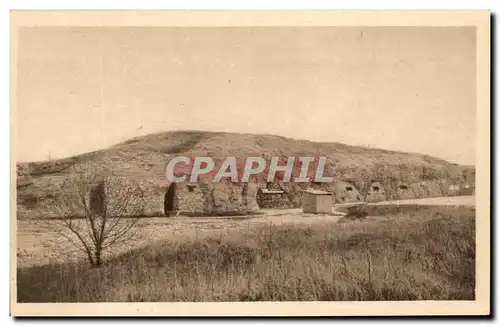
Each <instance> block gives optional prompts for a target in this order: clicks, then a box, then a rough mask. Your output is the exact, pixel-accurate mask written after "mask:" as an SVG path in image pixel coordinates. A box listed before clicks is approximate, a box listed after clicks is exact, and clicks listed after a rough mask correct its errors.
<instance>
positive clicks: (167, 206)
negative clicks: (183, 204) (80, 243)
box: [163, 183, 177, 216]
mask: <svg viewBox="0 0 500 326" xmlns="http://www.w3.org/2000/svg"><path fill="white" fill-rule="evenodd" d="M175 201H176V198H175V183H172V184H171V185H170V186H169V187H168V189H167V192H166V193H165V199H164V201H163V205H164V210H165V216H170V213H171V212H173V211H175V210H176V209H177V207H176V206H177V205H176V202H175Z"/></svg>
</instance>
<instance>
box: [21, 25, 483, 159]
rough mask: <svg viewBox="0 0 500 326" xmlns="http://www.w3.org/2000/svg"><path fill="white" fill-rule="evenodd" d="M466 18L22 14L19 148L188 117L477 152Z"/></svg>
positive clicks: (34, 152) (60, 144)
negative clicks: (265, 20)
mask: <svg viewBox="0 0 500 326" xmlns="http://www.w3.org/2000/svg"><path fill="white" fill-rule="evenodd" d="M475 39H476V38H475V28H473V27H377V28H374V27H367V28H354V27H352V28H351V27H230V28H229V27H220V28H219V27H211V28H207V27H190V28H186V27H183V28H172V27H116V28H112V27H107V28H102V27H79V28H74V27H71V28H63V27H38V28H21V29H20V33H19V38H18V45H19V48H18V65H17V67H18V70H17V78H18V84H17V109H16V116H17V126H16V128H15V130H16V132H17V143H16V150H17V159H18V160H19V161H32V160H46V159H49V157H50V158H52V159H54V158H62V157H66V156H70V155H74V154H78V153H83V152H87V151H92V150H95V149H99V148H103V147H107V146H109V145H113V144H116V143H118V142H121V141H124V140H127V139H129V138H132V137H136V136H140V135H144V134H148V133H153V132H160V131H169V130H179V129H194V130H210V131H234V132H249V133H268V134H276V135H282V136H286V137H293V138H301V139H309V140H314V141H336V142H342V143H346V144H349V145H362V146H371V147H377V148H384V149H392V150H400V151H408V152H421V153H425V154H429V155H433V156H438V157H441V158H444V159H447V160H450V161H452V162H456V163H464V164H474V163H475V134H476V130H475V125H476V124H475V123H476V120H475V119H476V90H475V87H476V69H475V59H476V54H475V53H476V52H475V51H476V47H475V42H476V41H475Z"/></svg>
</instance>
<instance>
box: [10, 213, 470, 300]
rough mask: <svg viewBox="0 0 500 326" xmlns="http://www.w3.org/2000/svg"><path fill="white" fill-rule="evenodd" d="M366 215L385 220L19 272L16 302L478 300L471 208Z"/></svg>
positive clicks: (257, 231) (276, 230) (273, 231)
mask: <svg viewBox="0 0 500 326" xmlns="http://www.w3.org/2000/svg"><path fill="white" fill-rule="evenodd" d="M374 209H375V210H376V208H374ZM370 214H373V215H376V216H380V217H378V218H376V219H372V220H370V219H365V220H361V221H347V222H345V223H339V224H331V225H320V224H318V225H309V226H307V225H303V226H301V225H299V226H298V225H293V226H292V225H280V226H272V225H268V226H262V227H255V228H254V229H249V230H247V231H246V232H244V231H226V232H225V233H224V234H218V235H216V236H215V235H213V236H210V237H206V238H198V239H195V240H189V239H186V240H185V241H181V242H169V241H164V242H161V243H155V244H154V245H151V246H149V247H145V248H140V249H137V250H134V251H131V252H128V253H126V254H124V255H120V256H117V257H115V258H113V259H111V260H110V261H108V262H107V263H106V264H105V265H104V266H103V267H101V268H99V269H90V268H88V267H87V266H86V264H84V263H83V262H82V263H77V264H63V265H45V266H39V267H30V268H22V269H18V273H17V277H18V287H17V290H18V293H17V295H18V301H19V302H96V301H101V302H102V301H135V302H139V301H150V302H151V301H298V300H321V301H330V300H349V301H350V300H473V299H474V288H475V217H474V216H475V211H474V209H471V208H450V207H427V208H423V207H420V208H419V209H418V210H417V209H415V208H414V207H411V206H410V207H400V208H397V209H388V208H381V209H380V211H371V212H370ZM384 214H386V215H385V216H383V215H384Z"/></svg>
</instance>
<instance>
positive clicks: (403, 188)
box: [399, 185, 408, 190]
mask: <svg viewBox="0 0 500 326" xmlns="http://www.w3.org/2000/svg"><path fill="white" fill-rule="evenodd" d="M399 189H402V190H406V189H408V186H406V185H401V186H399Z"/></svg>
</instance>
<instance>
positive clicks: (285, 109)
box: [10, 11, 490, 316]
mask: <svg viewBox="0 0 500 326" xmlns="http://www.w3.org/2000/svg"><path fill="white" fill-rule="evenodd" d="M489 56H490V13H489V12H488V11H463V12H446V11H442V12H433V11H429V12H424V11H421V12H418V11H413V12H412V11H408V12H384V11H381V12H362V11H359V12H341V11H337V12H334V11H330V12H328V11H324V12H321V11H317V12H307V11H296V12H279V11H278V12H269V11H267V12H266V11H262V12H256V11H254V12H245V11H233V12H232V11H214V12H203V13H202V12H196V11H192V12H182V11H179V12H175V11H170V12H161V11H157V12H154V11H153V12H134V11H129V12H119V11H114V12H113V11H110V12H98V11H97V12H85V11H83V12H71V11H59V12H58V11H46V12H37V11H13V12H12V13H11V125H12V131H11V135H12V136H11V137H12V140H11V191H12V196H11V197H12V198H11V202H12V208H11V269H10V271H11V314H12V315H14V316H16V315H18V316H23V315H24V316H28V315H30V316H42V315H51V316H57V315H88V316H94V315H95V316H97V315H114V314H116V315H118V314H119V315H131V314H134V313H135V314H140V315H150V314H156V315H165V316H168V315H185V316H189V315H221V316H222V315H233V316H234V315H249V314H253V315H268V316H269V315H277V316H278V315H279V316H293V315H295V316H297V315H298V316H300V315H304V316H306V315H308V316H311V315H316V316H319V315H381V314H383V315H391V314H402V315H405V314H406V315H409V314H411V315H440V314H450V315H460V314H465V315H481V314H482V315H487V314H489V309H490V274H489V272H490V238H489V237H490V184H489V183H490V180H489V179H490V152H489V150H490V149H489V148H490V146H489V142H490V139H489V137H490V130H489V128H490V117H489V114H490V102H489V100H490V93H489V92H490V79H489V78H490V77H489V71H490V61H489V60H490V57H489ZM70 303H71V304H73V305H69V304H70ZM90 303H93V305H89V304H90ZM195 303H203V305H195ZM75 304H76V305H75ZM387 305H389V306H387ZM412 309H413V310H412Z"/></svg>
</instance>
